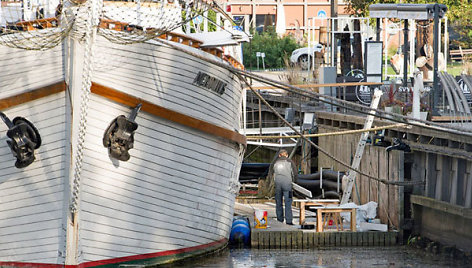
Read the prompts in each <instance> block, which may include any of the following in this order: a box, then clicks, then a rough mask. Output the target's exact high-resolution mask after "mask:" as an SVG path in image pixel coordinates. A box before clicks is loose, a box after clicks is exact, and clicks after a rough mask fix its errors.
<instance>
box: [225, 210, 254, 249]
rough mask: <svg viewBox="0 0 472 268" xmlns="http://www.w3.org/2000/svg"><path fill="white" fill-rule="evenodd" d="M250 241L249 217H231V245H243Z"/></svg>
mask: <svg viewBox="0 0 472 268" xmlns="http://www.w3.org/2000/svg"><path fill="white" fill-rule="evenodd" d="M250 241H251V228H250V227H249V219H248V218H246V217H236V218H234V219H233V225H232V226H231V233H230V235H229V243H230V244H233V245H241V244H244V245H245V246H247V245H249V243H250Z"/></svg>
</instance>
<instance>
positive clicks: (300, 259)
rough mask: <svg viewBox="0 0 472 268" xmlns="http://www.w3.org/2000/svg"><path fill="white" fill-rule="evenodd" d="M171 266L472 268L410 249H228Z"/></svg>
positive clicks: (185, 267)
mask: <svg viewBox="0 0 472 268" xmlns="http://www.w3.org/2000/svg"><path fill="white" fill-rule="evenodd" d="M170 267H183V268H190V267H202V268H203V267H268V268H269V267H277V268H279V267H280V268H282V267H352V268H354V267H472V264H468V265H466V264H464V263H458V262H457V261H454V260H453V259H451V258H445V257H441V256H432V255H427V254H426V253H424V252H423V251H418V250H416V249H412V248H409V247H386V248H379V247H375V248H365V247H363V248H329V249H312V250H274V249H272V250H262V249H228V250H225V251H223V252H221V253H219V254H218V255H215V256H210V257H203V258H200V259H197V260H191V261H188V262H185V263H180V264H176V265H173V266H170Z"/></svg>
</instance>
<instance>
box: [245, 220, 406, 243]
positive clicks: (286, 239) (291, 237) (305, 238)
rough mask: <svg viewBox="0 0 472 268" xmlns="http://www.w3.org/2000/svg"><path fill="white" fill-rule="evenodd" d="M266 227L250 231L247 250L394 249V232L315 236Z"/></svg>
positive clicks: (312, 232) (281, 226) (278, 226)
mask: <svg viewBox="0 0 472 268" xmlns="http://www.w3.org/2000/svg"><path fill="white" fill-rule="evenodd" d="M294 226H295V227H293V226H288V225H285V224H282V223H272V222H270V223H269V228H268V229H255V228H252V230H251V246H252V247H253V248H259V249H309V248H318V247H359V246H362V247H373V246H382V247H383V246H395V245H398V232H336V231H326V232H321V233H319V232H316V231H315V230H302V229H299V226H297V225H294Z"/></svg>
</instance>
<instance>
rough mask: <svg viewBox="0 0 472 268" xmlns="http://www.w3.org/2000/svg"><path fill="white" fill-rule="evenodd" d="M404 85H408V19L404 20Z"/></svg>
mask: <svg viewBox="0 0 472 268" xmlns="http://www.w3.org/2000/svg"><path fill="white" fill-rule="evenodd" d="M403 23H404V25H405V26H404V29H403V86H404V87H406V86H407V85H408V20H403Z"/></svg>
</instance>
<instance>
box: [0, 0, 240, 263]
mask: <svg viewBox="0 0 472 268" xmlns="http://www.w3.org/2000/svg"><path fill="white" fill-rule="evenodd" d="M141 2H144V1H141ZM113 5H114V3H108V2H107V3H105V4H104V3H100V2H95V1H94V2H82V1H74V2H68V3H63V6H62V7H61V9H60V10H59V14H60V15H59V16H58V18H57V21H58V22H57V24H51V27H45V26H44V25H43V26H41V25H40V26H39V27H38V24H37V23H38V21H40V20H39V19H38V20H36V22H34V21H33V22H32V23H29V24H28V23H26V22H23V21H22V22H17V23H16V25H26V26H29V25H33V26H34V29H33V30H29V31H26V30H27V29H26V30H25V29H21V30H18V29H14V27H13V28H12V27H5V31H4V33H3V34H2V35H1V36H0V38H2V40H0V43H2V44H7V45H9V46H2V47H0V55H1V59H2V60H1V62H2V64H0V76H1V77H2V79H1V81H0V88H1V90H0V111H1V112H2V113H3V114H4V116H3V117H2V118H3V119H4V121H5V122H6V124H0V196H1V197H0V200H1V201H0V202H1V206H0V266H37V267H45V266H48V267H50V266H64V265H71V266H81V267H93V266H102V265H112V266H118V265H144V266H147V265H155V264H160V263H166V262H170V261H173V260H177V259H182V258H185V257H190V256H194V255H197V254H202V253H205V252H208V251H212V250H215V249H218V248H221V247H223V246H225V245H226V243H227V239H228V237H229V232H230V227H231V223H232V215H233V206H234V200H235V195H236V192H237V190H238V188H239V184H238V175H239V169H240V164H241V161H242V155H243V152H244V149H245V137H244V136H242V135H241V134H239V132H238V131H239V124H240V108H241V101H242V86H241V81H240V80H239V78H238V77H237V76H236V75H234V74H233V73H231V72H230V71H229V70H227V69H225V68H222V67H219V66H215V65H213V64H211V63H209V62H207V61H205V60H203V59H202V57H203V58H208V59H211V60H214V61H219V62H226V63H227V64H228V65H229V64H230V62H233V63H236V61H235V60H234V58H233V57H231V56H229V55H224V53H223V52H222V51H221V49H220V48H217V47H210V48H209V47H205V48H204V47H203V46H202V47H200V45H202V44H204V42H203V41H201V40H197V39H194V38H192V37H189V36H188V35H185V34H183V33H178V32H170V31H169V30H170V29H171V28H172V26H171V25H170V24H166V25H165V26H163V25H162V24H159V23H161V22H154V24H153V20H150V19H148V20H145V19H143V21H144V22H143V25H139V21H133V20H132V19H130V20H129V21H127V20H126V19H124V20H122V21H118V20H117V18H116V17H110V16H106V17H104V16H103V14H107V12H110V8H109V6H113ZM138 5H139V1H137V2H136V3H135V4H134V5H133V3H130V2H126V7H127V8H123V7H120V9H119V10H126V12H128V11H129V10H134V11H135V14H138V15H139V14H141V15H143V14H147V13H146V12H148V11H149V10H147V9H146V8H143V7H142V6H138ZM152 5H157V4H155V3H154V4H149V8H150V9H152ZM166 6H170V8H171V11H170V12H168V11H165V7H166ZM139 8H142V9H141V11H140V12H136V9H139ZM179 8H180V7H179V6H178V5H177V4H176V3H174V2H173V1H172V2H170V1H169V2H165V3H161V4H160V6H159V9H160V10H161V13H160V14H161V15H158V16H157V17H158V18H156V19H155V20H154V21H159V19H162V18H163V17H167V16H170V15H176V14H177V15H178V16H179V19H180V16H181V14H180V9H179ZM177 9H178V10H179V12H175V10H177ZM48 10H50V8H49V7H48ZM143 10H144V11H143ZM196 10H197V9H196ZM114 12H115V13H114V14H115V16H117V15H116V14H125V13H126V12H123V11H120V12H121V13H119V12H118V11H116V10H114ZM196 12H197V11H196ZM198 12H200V11H198ZM49 13H51V12H49ZM56 13H57V12H56ZM162 14H165V16H163V15H162ZM55 15H57V14H55ZM86 15H87V16H91V17H87V16H86ZM126 15H127V16H129V14H127V13H126ZM143 16H144V15H143ZM153 16H156V15H155V14H154V15H153ZM71 18H74V20H72V19H71ZM84 18H89V19H88V20H87V19H85V20H84ZM148 18H150V16H148ZM44 19H49V20H50V18H44ZM175 21H177V19H176V20H175ZM179 23H180V22H179ZM179 23H174V25H177V26H180V25H181V24H179ZM7 28H8V29H7ZM40 28H42V29H40ZM176 29H177V28H176ZM7 30H9V32H8V31H7ZM58 33H60V34H58ZM53 35H54V36H53ZM59 37H62V39H61V42H59V43H58V44H59V45H56V46H51V48H50V47H47V46H43V47H35V49H40V50H25V49H21V48H24V47H23V46H25V47H27V45H28V42H27V41H28V40H30V39H35V38H41V39H42V40H46V39H54V40H57V38H59ZM8 40H15V41H18V40H19V41H22V42H23V41H24V42H23V43H21V42H20V43H18V42H16V43H15V44H8ZM120 40H121V41H120ZM46 41H47V40H46ZM36 44H38V43H36ZM175 46H179V47H180V48H182V50H177V49H174V47H175ZM46 48H47V49H46ZM183 50H187V51H189V52H190V53H185V52H183ZM192 53H196V54H198V55H200V56H201V57H198V58H197V57H193V56H192ZM229 59H230V60H229ZM8 121H10V122H9V123H8ZM7 142H8V143H7ZM12 152H13V154H12Z"/></svg>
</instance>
